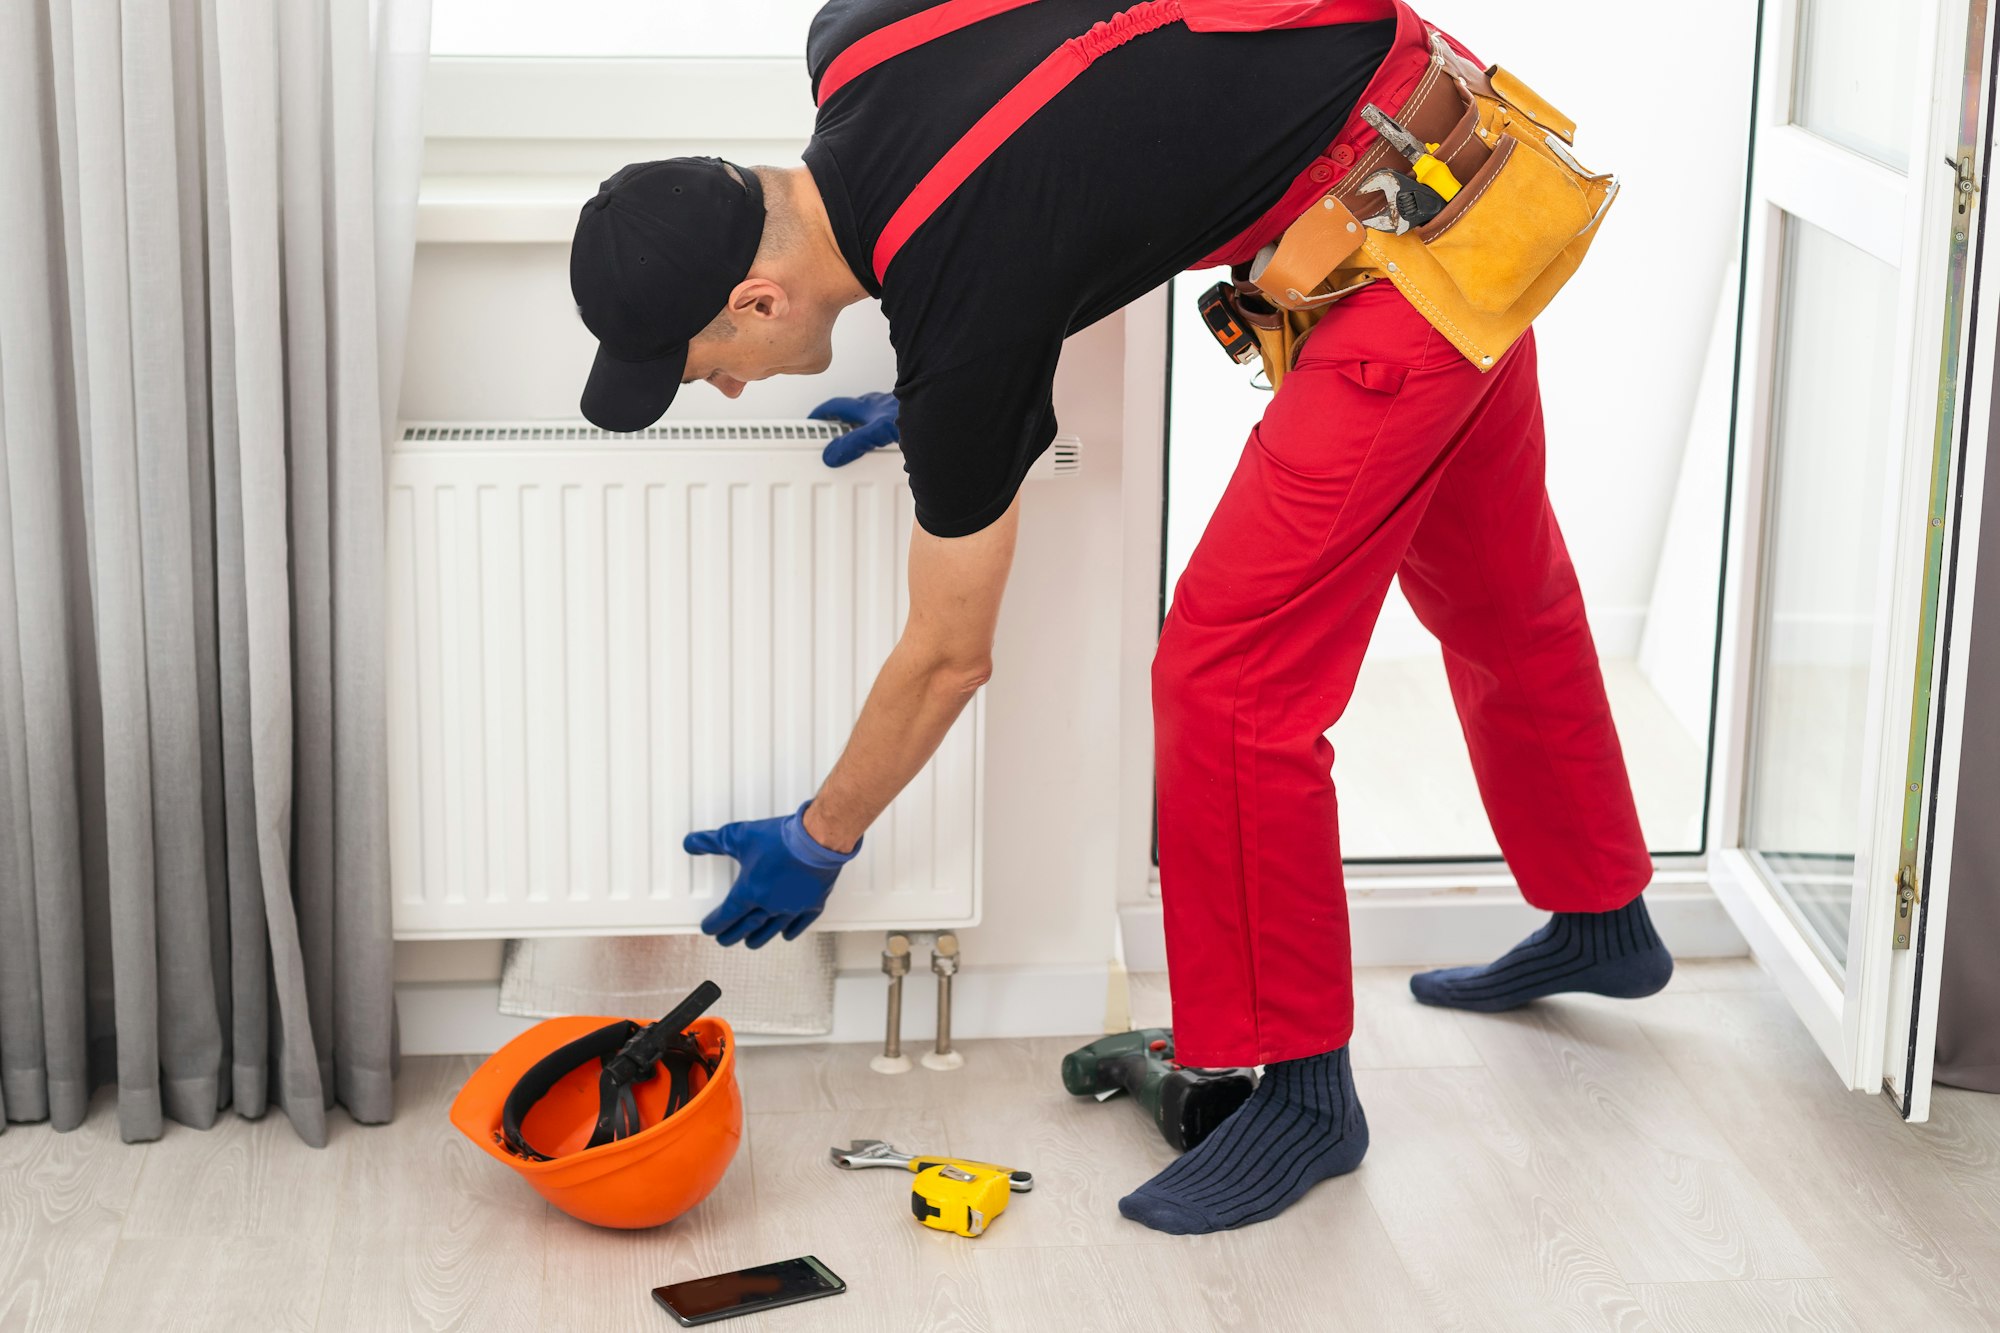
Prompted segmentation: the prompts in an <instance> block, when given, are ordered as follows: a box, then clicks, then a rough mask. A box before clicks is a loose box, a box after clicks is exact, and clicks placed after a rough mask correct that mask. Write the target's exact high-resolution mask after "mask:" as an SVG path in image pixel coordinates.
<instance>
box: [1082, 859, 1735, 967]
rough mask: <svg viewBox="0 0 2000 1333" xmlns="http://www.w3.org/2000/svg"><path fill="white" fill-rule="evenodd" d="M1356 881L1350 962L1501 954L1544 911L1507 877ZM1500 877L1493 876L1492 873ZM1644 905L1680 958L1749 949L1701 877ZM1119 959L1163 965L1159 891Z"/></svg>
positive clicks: (1427, 961) (1126, 925)
mask: <svg viewBox="0 0 2000 1333" xmlns="http://www.w3.org/2000/svg"><path fill="white" fill-rule="evenodd" d="M1477 878H1479V879H1483V880H1485V881H1487V882H1483V883H1477V882H1475V883H1466V882H1464V881H1451V880H1440V881H1437V882H1431V881H1422V882H1418V881H1411V882H1408V883H1391V884H1388V885H1385V886H1383V887H1370V888H1356V889H1354V890H1352V891H1351V892H1350V893H1349V896H1348V901H1347V911H1348V920H1349V922H1350V923H1351V930H1352V934H1353V943H1354V965H1355V966H1356V967H1395V966H1401V965H1410V966H1417V965H1445V966H1449V965H1453V964H1461V963H1483V962H1487V961H1489V960H1490V959H1493V958H1497V957H1499V956H1500V955H1501V954H1503V953H1505V952H1506V951H1507V950H1509V949H1511V948H1513V947H1514V945H1515V944H1517V943H1519V942H1520V940H1521V938H1522V936H1524V935H1527V934H1528V933H1529V932H1530V931H1532V930H1534V929H1535V928H1536V927H1537V926H1539V925H1540V924H1541V923H1542V922H1543V921H1545V920H1547V916H1546V914H1544V913H1542V912H1539V911H1537V910H1535V909H1534V908H1532V907H1530V906H1528V904H1526V903H1525V902H1523V901H1521V898H1520V895H1519V894H1518V893H1516V892H1515V891H1514V889H1513V886H1512V885H1511V884H1508V883H1506V882H1505V881H1504V877H1497V876H1481V877H1477ZM1496 881H1497V882H1496ZM1646 908H1647V910H1648V911H1649V912H1650V913H1651V914H1652V918H1653V925H1654V926H1655V927H1656V928H1658V930H1659V932H1660V938H1661V939H1662V940H1664V941H1665V942H1666V945H1667V948H1669V949H1671V950H1672V951H1673V954H1674V956H1675V957H1676V958H1741V957H1744V956H1746V955H1747V954H1748V953H1749V952H1750V948H1749V946H1748V945H1747V944H1745V943H1744V941H1743V936H1742V934H1741V933H1740V932H1738V931H1737V929H1736V924H1735V923H1734V922H1733V921H1731V920H1730V919H1729V914H1728V913H1727V912H1725V911H1724V910H1723V908H1722V904H1721V903H1720V902H1718V901H1717V900H1716V897H1715V894H1714V893H1713V892H1712V891H1711V890H1710V889H1709V887H1708V885H1707V883H1706V882H1705V881H1695V880H1685V881H1668V880H1666V878H1665V877H1664V876H1663V877H1662V880H1661V881H1656V882H1655V884H1654V886H1653V887H1652V888H1651V889H1648V890H1647V891H1646ZM1118 915H1119V924H1120V927H1121V929H1122V930H1123V933H1124V941H1125V966H1126V967H1127V968H1128V969H1130V970H1131V971H1133V972H1164V971H1166V970H1167V941H1166V929H1165V924H1164V921H1163V918H1162V914H1161V909H1160V904H1159V902H1158V900H1157V899H1156V900H1153V901H1151V902H1145V903H1130V904H1127V905H1125V906H1123V907H1121V908H1120V909H1119V913H1118Z"/></svg>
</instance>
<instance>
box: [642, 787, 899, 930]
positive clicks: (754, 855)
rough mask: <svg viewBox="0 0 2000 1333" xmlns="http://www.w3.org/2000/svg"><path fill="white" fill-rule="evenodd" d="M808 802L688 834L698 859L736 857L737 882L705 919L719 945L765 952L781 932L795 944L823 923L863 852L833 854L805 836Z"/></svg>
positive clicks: (858, 848)
mask: <svg viewBox="0 0 2000 1333" xmlns="http://www.w3.org/2000/svg"><path fill="white" fill-rule="evenodd" d="M811 804H812V802H811V801H807V802H806V804H805V805H802V806H800V807H799V808H798V809H797V810H796V811H794V812H793V813H792V814H789V815H785V816H782V817H780V818H774V819H753V820H750V821H748V822H747V823H741V824H724V825H723V826H722V827H721V828H719V829H709V830H707V831H706V832H700V833H690V834H688V835H687V837H685V838H683V839H682V840H681V846H682V847H683V848H685V849H686V850H687V851H688V852H690V853H692V854H693V855H695V856H712V855H716V854H718V853H720V854H721V855H724V856H733V857H735V858H736V864H737V874H736V883H735V884H734V885H732V886H731V888H730V890H729V894H728V896H727V897H725V898H724V899H723V900H722V903H721V905H720V906H718V907H717V908H716V909H715V910H714V911H713V912H710V913H709V914H708V915H707V916H705V917H703V918H702V920H701V928H702V931H703V933H704V934H709V935H713V936H715V942H716V943H717V944H735V943H736V942H737V941H739V940H742V941H746V942H747V943H748V944H749V945H750V947H751V948H753V949H761V948H763V947H764V946H765V945H767V944H769V943H770V942H771V941H772V940H773V939H774V938H776V937H777V936H778V935H779V934H780V933H782V934H783V935H784V937H785V938H786V939H788V940H795V939H797V938H798V937H799V936H800V935H801V934H803V933H804V932H805V928H806V927H807V926H810V925H811V924H812V923H813V922H814V921H817V920H818V919H819V914H820V912H821V910H822V909H823V908H825V906H826V899H827V895H828V894H830V893H832V892H833V881H834V880H835V878H837V877H838V876H839V874H840V868H841V867H842V866H844V865H846V864H847V863H848V862H849V861H852V860H853V859H854V858H855V856H856V855H857V854H858V853H859V852H860V851H861V844H860V843H858V842H857V843H855V844H854V850H853V851H851V852H835V851H829V850H828V849H827V848H825V847H822V846H820V845H819V844H818V843H817V842H815V841H813V836H812V834H810V833H808V832H806V821H805V813H806V806H807V805H811Z"/></svg>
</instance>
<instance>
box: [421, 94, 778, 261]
mask: <svg viewBox="0 0 2000 1333" xmlns="http://www.w3.org/2000/svg"><path fill="white" fill-rule="evenodd" d="M812 126H813V105H812V97H811V88H810V83H809V81H808V78H807V75H806V66H805V61H804V60H803V59H784V60H773V59H724V58H719V57H713V58H711V57H686V58H682V57H660V58H640V59H629V58H608V57H607V58H579V59H570V58H542V57H507V56H432V57H430V65H429V72H428V74H427V76H426V81H425V87H424V171H423V179H422V183H421V185H420V187H419V191H418V202H417V241H418V242H419V243H420V244H425V243H431V244H435V243H452V242H519V243H558V242H560V243H564V244H567V243H568V241H569V238H570V235H571V233H572V232H573V231H574V230H575V227H576V210H577V209H578V207H579V206H580V205H581V204H582V201H583V200H585V199H588V198H589V197H590V196H591V194H592V193H594V192H595V191H596V189H597V183H598V182H599V181H600V180H602V179H603V178H604V176H605V175H607V174H609V173H608V172H607V171H606V170H605V169H604V167H605V164H606V163H607V162H616V163H620V164H622V163H624V162H628V161H642V160H647V159H650V158H657V157H668V156H674V155H676V154H683V153H714V154H717V155H719V156H723V157H728V158H731V159H732V160H737V161H743V160H748V161H752V162H778V163H784V162H788V161H793V160H796V158H797V155H798V152H799V150H800V148H801V147H803V145H804V144H805V141H806V139H807V138H808V137H810V136H811V134H812Z"/></svg>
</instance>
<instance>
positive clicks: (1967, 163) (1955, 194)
mask: <svg viewBox="0 0 2000 1333" xmlns="http://www.w3.org/2000/svg"><path fill="white" fill-rule="evenodd" d="M1944 164H1945V165H1946V166H1948V167H1950V168H1951V174H1952V180H1953V187H1952V215H1951V226H1952V239H1953V240H1955V241H1960V242H1963V241H1964V240H1965V238H1966V235H1967V228H1966V223H1967V222H1968V221H1969V219H1970V218H1971V215H1972V202H1973V200H1974V199H1975V198H1976V197H1977V196H1978V194H1979V172H1978V169H1977V168H1976V166H1975V165H1974V163H1973V160H1972V154H1971V153H1960V154H1959V155H1958V156H1957V157H1947V158H1946V159H1945V160H1944Z"/></svg>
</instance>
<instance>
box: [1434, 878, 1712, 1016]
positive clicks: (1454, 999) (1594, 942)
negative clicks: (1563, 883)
mask: <svg viewBox="0 0 2000 1333" xmlns="http://www.w3.org/2000/svg"><path fill="white" fill-rule="evenodd" d="M1673 974H1674V959H1673V955H1672V954H1670V953H1668V952H1667V946H1666V945H1664V944H1662V943H1660V936H1659V934H1658V932H1656V931H1655V930H1654V929H1653V919H1652V917H1651V916H1649V915H1647V912H1646V900H1645V898H1644V896H1643V895H1642V896H1640V897H1637V898H1634V899H1633V900H1632V901H1631V902H1629V903H1627V904H1625V906H1623V907H1620V908H1618V909H1617V910H1615V911H1610V912H1557V913H1556V914H1555V915H1554V916H1552V917H1550V918H1549V923H1548V924H1547V925H1546V926H1543V927H1542V928H1541V929H1540V930H1538V931H1536V932H1535V933H1534V934H1532V935H1530V936H1528V938H1527V939H1525V940H1522V941H1521V942H1520V943H1519V944H1517V945H1515V946H1514V947H1513V949H1512V950H1511V951H1509V952H1508V953H1507V954H1506V955H1505V956H1504V957H1502V958H1500V959H1498V960H1497V961H1495V962H1491V963H1488V964H1487V965H1486V966H1485V967H1447V968H1443V969H1441V970H1439V971H1436V972H1419V973H1417V974H1416V975H1415V976H1413V977H1411V978H1410V990H1411V991H1412V992H1413V993H1415V995H1416V997H1417V998H1418V999H1419V1000H1422V1001H1423V1002H1424V1003H1425V1004H1438V1005H1445V1006H1448V1007H1450V1008H1453V1009H1477V1010H1480V1011H1481V1012H1484V1013H1497V1012H1499V1011H1500V1010H1502V1009H1513V1008H1516V1007H1518V1006H1520V1005H1524V1004H1526V1003H1528V1001H1530V1000H1539V999H1541V998H1542V997H1543V996H1545V995H1558V994H1561V993H1562V992H1564V991H1589V992H1591V993H1592V994H1595V995H1611V996H1615V997H1617V998H1619V999H1624V1000H1636V999H1638V998H1639V997H1640V996H1642V995H1651V994H1653V993H1654V992H1655V991H1657V990H1659V989H1660V988H1661V987H1662V986H1664V985H1666V984H1667V978H1669V977H1671V976H1672V975H1673Z"/></svg>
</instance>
